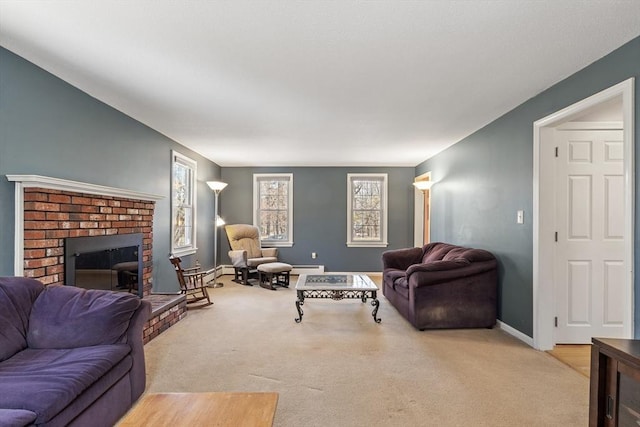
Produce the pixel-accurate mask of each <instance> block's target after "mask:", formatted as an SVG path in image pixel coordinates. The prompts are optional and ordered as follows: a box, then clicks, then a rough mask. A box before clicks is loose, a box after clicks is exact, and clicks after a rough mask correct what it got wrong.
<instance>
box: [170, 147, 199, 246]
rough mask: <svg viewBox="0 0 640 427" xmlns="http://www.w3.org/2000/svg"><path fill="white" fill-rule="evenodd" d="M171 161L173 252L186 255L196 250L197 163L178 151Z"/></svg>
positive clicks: (174, 153)
mask: <svg viewBox="0 0 640 427" xmlns="http://www.w3.org/2000/svg"><path fill="white" fill-rule="evenodd" d="M171 159H172V161H171V163H172V172H171V252H172V253H173V254H174V255H186V254H189V253H193V252H195V249H196V241H195V239H196V236H195V228H196V227H195V212H196V210H195V203H196V198H195V195H194V191H195V176H196V162H195V161H194V160H192V159H190V158H188V157H186V156H183V155H182V154H180V153H178V152H176V151H172V156H171Z"/></svg>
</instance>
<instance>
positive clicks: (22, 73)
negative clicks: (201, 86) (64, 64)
mask: <svg viewBox="0 0 640 427" xmlns="http://www.w3.org/2000/svg"><path fill="white" fill-rule="evenodd" d="M172 149H175V150H177V151H179V152H181V153H182V154H185V155H187V156H189V157H191V158H193V159H195V160H196V161H197V162H198V218H199V220H198V231H197V241H198V242H199V247H200V248H199V251H198V254H197V257H198V259H199V260H200V262H201V263H202V264H203V266H212V265H213V247H212V245H211V242H212V241H213V228H212V226H211V225H212V218H213V203H214V197H213V193H212V192H211V190H209V188H208V187H207V186H206V184H205V181H207V180H211V179H214V178H216V177H218V176H219V173H220V168H219V167H218V166H217V165H216V164H214V163H212V162H211V161H209V160H206V159H204V158H203V157H201V156H199V155H198V154H196V153H194V152H192V151H190V150H188V149H186V148H185V147H183V146H181V145H179V144H177V143H175V142H174V141H172V140H171V139H169V138H167V137H165V136H163V135H161V134H159V133H158V132H156V131H154V130H153V129H150V128H149V127H147V126H144V125H143V124H141V123H139V122H137V121H135V120H133V119H132V118H130V117H128V116H126V115H124V114H122V113H120V112H118V111H116V110H115V109H113V108H111V107H109V106H107V105H105V104H104V103H102V102H100V101H97V100H96V99H94V98H92V97H90V96H89V95H87V94H86V93H84V92H81V91H79V90H78V89H76V88H74V87H72V86H70V85H69V84H67V83H65V82H64V81H62V80H60V79H58V78H57V77H55V76H53V75H51V74H49V73H48V72H46V71H44V70H42V69H40V68H38V67H36V66H35V65H33V64H32V63H30V62H28V61H26V60H24V59H22V58H20V57H19V56H16V55H14V54H13V53H11V52H9V51H7V50H6V49H3V48H0V248H1V249H0V275H3V276H6V275H13V273H14V271H13V259H14V250H13V245H14V183H12V182H8V181H7V180H6V177H5V175H7V174H34V175H45V176H51V177H55V178H62V179H69V180H74V181H82V182H88V183H92V184H100V185H106V186H111V187H118V188H125V189H130V190H135V191H141V192H146V193H152V194H157V195H162V196H164V199H162V200H160V201H158V202H157V204H156V211H155V216H154V239H153V271H154V275H153V279H154V290H155V291H162V292H170V291H176V290H178V285H177V281H176V278H175V273H174V272H173V270H172V267H171V264H170V263H169V261H168V259H167V256H168V254H169V251H170V169H171V150H172ZM193 258H195V256H194V257H188V258H187V259H185V262H186V263H187V264H191V263H192V262H193Z"/></svg>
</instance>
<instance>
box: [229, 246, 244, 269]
mask: <svg viewBox="0 0 640 427" xmlns="http://www.w3.org/2000/svg"><path fill="white" fill-rule="evenodd" d="M229 258H231V264H232V265H233V266H234V267H246V266H247V251H245V250H235V251H229Z"/></svg>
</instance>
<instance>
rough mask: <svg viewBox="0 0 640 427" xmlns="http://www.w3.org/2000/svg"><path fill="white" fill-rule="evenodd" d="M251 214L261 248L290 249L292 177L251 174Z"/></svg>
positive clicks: (291, 241) (288, 174)
mask: <svg viewBox="0 0 640 427" xmlns="http://www.w3.org/2000/svg"><path fill="white" fill-rule="evenodd" d="M253 212H254V218H253V223H254V224H255V225H256V226H257V227H258V228H259V229H260V240H261V242H262V244H263V245H264V246H293V174H291V173H285V174H270V173H269V174H254V175H253Z"/></svg>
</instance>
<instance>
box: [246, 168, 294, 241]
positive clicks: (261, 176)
mask: <svg viewBox="0 0 640 427" xmlns="http://www.w3.org/2000/svg"><path fill="white" fill-rule="evenodd" d="M268 179H272V180H278V181H279V180H283V181H288V183H289V189H288V195H289V197H288V199H289V200H288V201H287V203H288V205H287V206H288V209H287V230H288V236H287V240H268V239H263V238H261V239H260V242H261V244H262V246H264V247H292V246H293V174H292V173H254V174H253V224H254V225H255V226H256V227H258V228H260V185H259V182H260V181H264V180H268Z"/></svg>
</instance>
